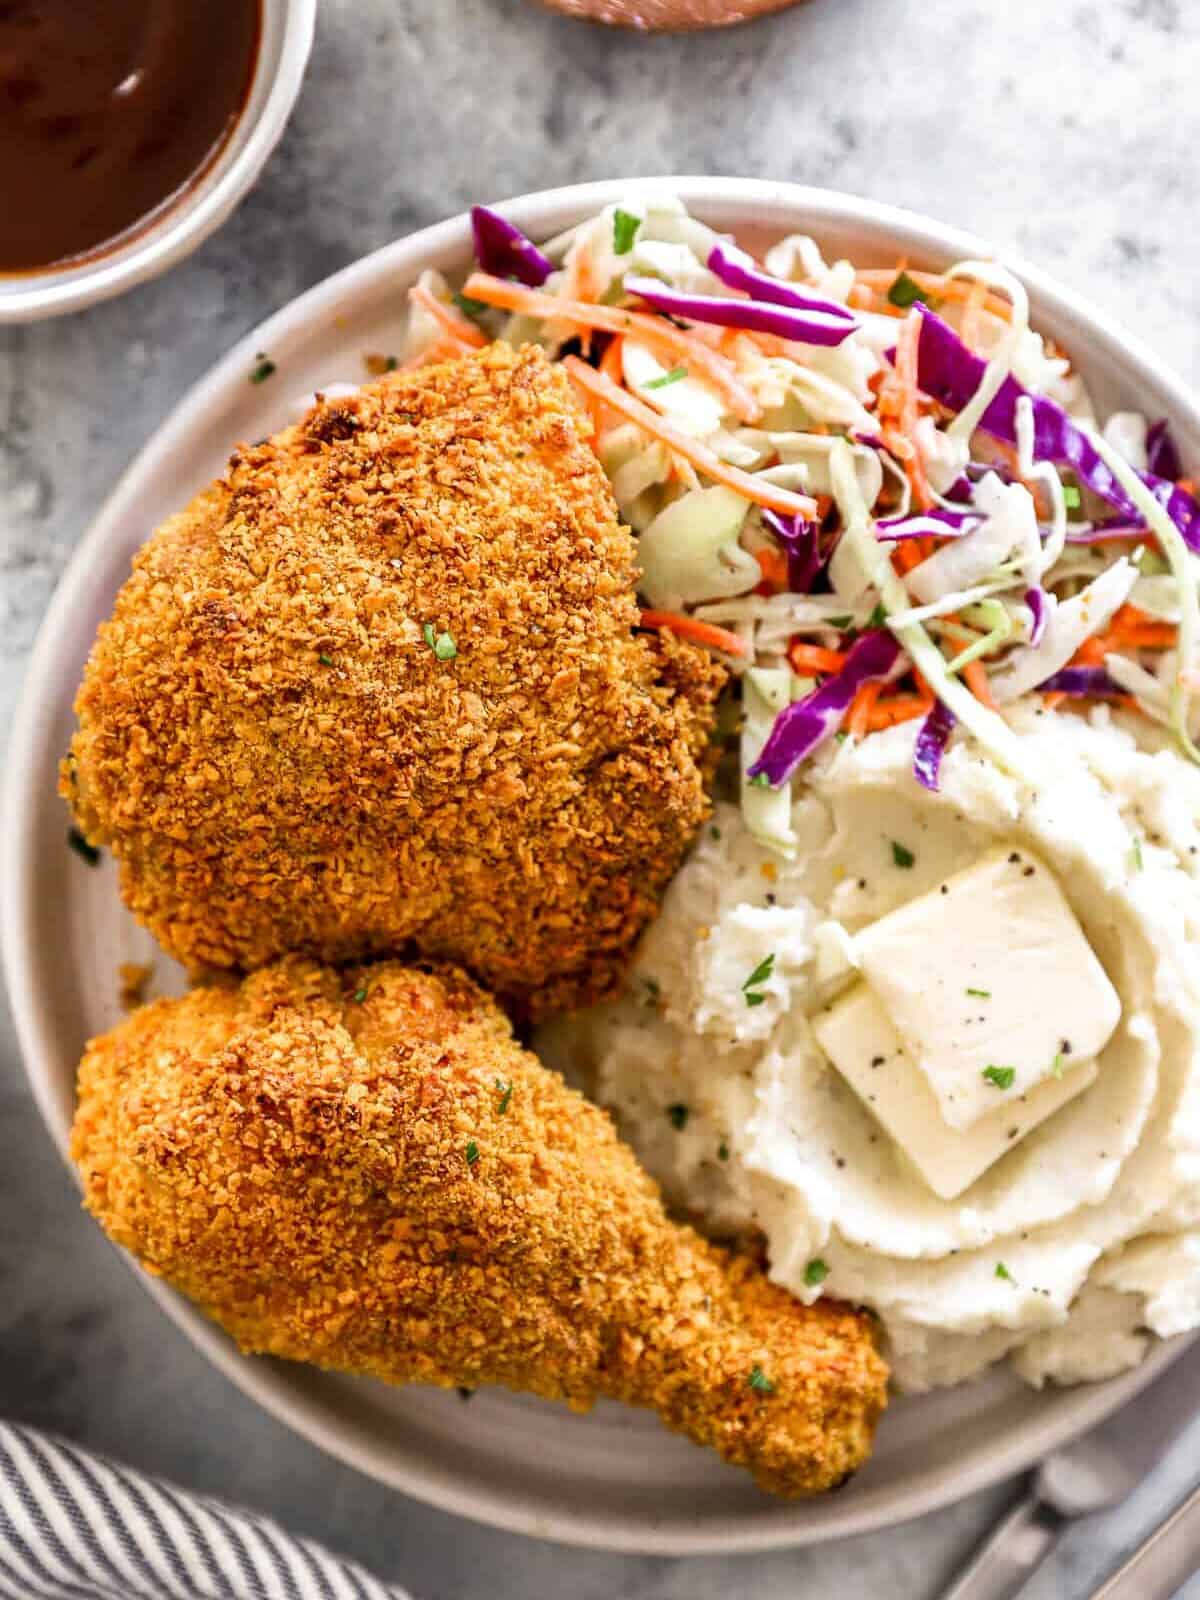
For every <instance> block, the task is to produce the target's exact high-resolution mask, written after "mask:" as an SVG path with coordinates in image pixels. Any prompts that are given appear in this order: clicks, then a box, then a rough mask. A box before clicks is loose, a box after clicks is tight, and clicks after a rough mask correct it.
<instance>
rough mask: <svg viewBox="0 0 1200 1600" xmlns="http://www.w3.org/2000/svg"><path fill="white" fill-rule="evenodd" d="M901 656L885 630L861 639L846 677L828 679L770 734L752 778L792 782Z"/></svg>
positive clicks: (847, 662)
mask: <svg viewBox="0 0 1200 1600" xmlns="http://www.w3.org/2000/svg"><path fill="white" fill-rule="evenodd" d="M900 654H901V652H900V646H899V645H898V644H897V643H896V641H895V639H893V638H892V636H891V634H890V633H887V632H886V631H885V630H884V629H882V628H873V629H872V630H871V631H870V632H869V633H864V634H862V635H860V637H859V638H858V639H857V640H856V641H855V642H854V644H853V645H852V646H851V648H850V652H849V654H848V655H847V656H846V660H845V662H844V664H843V666H842V670H841V671H840V672H835V673H834V674H833V676H832V677H829V678H826V679H825V681H824V683H822V684H819V685H818V687H817V688H815V689H814V690H813V692H812V693H811V694H809V695H805V697H804V699H803V700H795V701H793V703H792V704H791V705H790V706H784V708H783V710H782V711H781V712H780V713H779V715H778V716H777V717H776V718H775V722H774V725H773V726H772V728H771V731H770V733H769V734H768V735H767V742H766V744H764V745H763V748H762V754H761V755H760V756H759V758H758V760H757V761H756V762H755V763H754V765H753V766H752V767H750V768H749V770H748V771H747V773H746V776H747V777H748V778H757V777H758V776H759V775H760V774H765V776H766V777H767V778H768V779H769V781H770V784H771V787H772V788H774V789H777V788H778V787H779V786H780V784H782V783H786V782H787V780H788V779H789V778H790V777H791V775H792V773H793V772H795V770H796V768H797V767H798V766H799V765H800V763H801V762H802V761H803V760H804V759H805V758H806V757H807V756H810V755H811V754H812V753H813V751H814V750H815V749H816V748H817V746H818V745H819V744H821V743H822V742H823V741H824V740H825V739H827V738H829V736H830V734H833V733H836V732H837V730H838V728H839V727H841V725H842V722H843V721H844V719H845V716H846V713H847V711H849V709H850V706H851V703H852V701H853V700H854V696H855V695H856V694H857V693H858V691H859V690H860V689H861V688H862V686H863V684H864V683H874V682H876V681H877V680H878V679H880V678H886V677H887V676H888V674H889V673H890V672H891V671H892V669H893V667H894V666H895V665H896V662H897V661H898V660H899V659H900Z"/></svg>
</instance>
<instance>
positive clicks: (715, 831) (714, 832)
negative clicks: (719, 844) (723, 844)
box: [708, 828, 721, 839]
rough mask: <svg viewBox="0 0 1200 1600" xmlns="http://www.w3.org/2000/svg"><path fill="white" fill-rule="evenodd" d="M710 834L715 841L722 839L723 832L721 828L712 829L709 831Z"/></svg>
mask: <svg viewBox="0 0 1200 1600" xmlns="http://www.w3.org/2000/svg"><path fill="white" fill-rule="evenodd" d="M708 832H709V836H710V837H711V838H713V839H719V838H720V837H721V830H720V828H710V829H709V830H708Z"/></svg>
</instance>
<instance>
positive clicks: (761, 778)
mask: <svg viewBox="0 0 1200 1600" xmlns="http://www.w3.org/2000/svg"><path fill="white" fill-rule="evenodd" d="M746 782H747V783H748V784H749V785H750V787H751V788H752V789H769V788H770V787H771V780H770V778H768V777H767V775H766V773H765V772H756V773H755V774H754V776H753V777H752V778H747V779H746Z"/></svg>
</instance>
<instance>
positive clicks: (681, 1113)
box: [667, 1105, 688, 1133]
mask: <svg viewBox="0 0 1200 1600" xmlns="http://www.w3.org/2000/svg"><path fill="white" fill-rule="evenodd" d="M667 1116H668V1117H669V1118H670V1119H671V1126H672V1127H673V1128H674V1129H676V1131H677V1132H679V1133H682V1132H683V1130H684V1128H686V1127H687V1119H688V1108H687V1107H686V1106H685V1105H673V1106H668V1107H667Z"/></svg>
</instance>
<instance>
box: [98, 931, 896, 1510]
mask: <svg viewBox="0 0 1200 1600" xmlns="http://www.w3.org/2000/svg"><path fill="white" fill-rule="evenodd" d="M72 1154H73V1156H74V1159H75V1161H76V1162H77V1163H78V1166H79V1170H80V1172H81V1174H82V1178H83V1182H84V1189H85V1197H86V1203H87V1205H88V1207H89V1208H90V1209H91V1210H92V1211H93V1212H94V1213H95V1215H96V1216H97V1217H98V1218H99V1220H100V1222H101V1223H102V1224H103V1226H104V1227H105V1229H106V1230H107V1231H108V1232H109V1233H110V1234H111V1236H112V1237H113V1238H114V1239H116V1240H117V1241H118V1242H119V1243H120V1244H122V1245H124V1246H125V1247H126V1248H127V1249H129V1250H131V1251H133V1252H134V1254H135V1255H137V1256H138V1258H139V1259H140V1260H141V1261H142V1262H143V1263H144V1264H145V1265H146V1266H147V1267H148V1269H149V1270H150V1271H152V1272H155V1273H159V1274H162V1275H163V1276H164V1277H166V1278H167V1279H168V1280H169V1281H170V1282H171V1283H173V1284H175V1285H176V1286H178V1287H179V1288H180V1289H182V1290H183V1291H184V1292H185V1293H186V1294H188V1295H190V1296H191V1297H192V1298H193V1299H195V1300H196V1301H198V1302H199V1303H200V1305H202V1306H203V1307H204V1308H205V1309H206V1310H207V1311H208V1312H209V1313H210V1314H211V1315H212V1316H214V1317H215V1318H216V1319H217V1320H218V1321H219V1322H221V1323H222V1324H223V1325H224V1326H225V1327H226V1328H227V1329H228V1330H229V1331H230V1332H231V1333H232V1334H233V1335H234V1336H235V1338H236V1339H237V1340H238V1341H239V1343H240V1344H241V1345H242V1347H243V1348H244V1349H246V1350H248V1351H263V1352H269V1353H271V1354H273V1355H277V1356H286V1357H290V1358H293V1359H298V1360H304V1361H311V1362H316V1363H319V1364H320V1365H323V1366H326V1367H331V1368H336V1369H338V1370H342V1371H347V1372H353V1373H358V1374H366V1375H370V1376H373V1377H377V1378H383V1379H386V1380H388V1381H390V1382H408V1381H420V1382H427V1383H436V1384H444V1385H453V1384H460V1385H462V1384H465V1385H475V1384H477V1383H499V1384H506V1385H508V1386H510V1387H512V1388H514V1389H522V1390H531V1391H533V1392H534V1393H536V1394H539V1395H543V1396H547V1397H551V1398H556V1399H562V1400H566V1401H568V1402H569V1403H571V1404H572V1405H574V1406H576V1407H586V1406H588V1405H590V1404H591V1402H592V1401H593V1399H594V1398H595V1397H596V1396H597V1395H608V1396H612V1397H615V1398H617V1399H621V1400H625V1401H629V1402H631V1403H634V1404H638V1405H644V1406H652V1407H654V1408H655V1409H656V1410H657V1411H658V1412H659V1413H660V1415H661V1416H662V1418H663V1419H664V1421H665V1422H666V1423H667V1424H668V1425H669V1426H670V1427H672V1428H674V1429H677V1430H678V1431H680V1432H683V1433H686V1434H688V1435H689V1436H690V1437H691V1438H693V1439H695V1440H697V1441H699V1442H701V1443H703V1444H707V1445H710V1446H712V1447H713V1448H714V1449H716V1450H718V1451H719V1452H720V1453H721V1455H723V1456H724V1457H725V1458H726V1459H728V1460H730V1461H733V1462H736V1463H738V1464H740V1465H743V1466H746V1467H748V1468H749V1469H750V1470H751V1471H752V1472H753V1473H754V1474H755V1476H756V1477H757V1478H758V1480H759V1481H760V1482H761V1483H762V1484H763V1485H764V1486H766V1487H767V1488H770V1489H772V1490H775V1491H777V1492H779V1493H783V1494H801V1493H810V1492H813V1491H817V1490H821V1489H825V1488H829V1487H831V1486H833V1485H836V1484H837V1483H839V1482H841V1481H842V1480H843V1479H844V1478H845V1477H846V1476H847V1475H848V1474H849V1473H850V1472H852V1471H853V1470H854V1469H855V1468H856V1467H858V1466H859V1465H860V1464H861V1463H862V1461H863V1459H864V1458H865V1456H866V1454H867V1453H868V1451H869V1448H870V1444H871V1436H872V1432H873V1428H874V1424H875V1421H876V1418H877V1416H878V1414H879V1412H880V1410H881V1409H882V1406H883V1404H884V1396H885V1377H886V1375H885V1370H884V1367H883V1364H882V1362H881V1360H880V1358H879V1356H878V1354H877V1352H876V1350H875V1346H874V1341H873V1337H872V1332H871V1323H870V1320H869V1319H868V1318H867V1317H866V1316H864V1315H863V1314H861V1313H857V1312H854V1311H852V1310H850V1309H849V1308H847V1307H845V1306H842V1305H838V1304H835V1303H830V1302H819V1303H818V1304H817V1305H816V1306H813V1307H811V1308H809V1307H805V1306H803V1305H801V1304H800V1303H799V1302H798V1301H796V1300H795V1299H793V1298H792V1297H791V1296H790V1295H789V1294H787V1293H786V1292H785V1291H784V1290H783V1289H781V1288H779V1287H778V1286H776V1285H775V1284H772V1283H771V1282H769V1281H768V1279H767V1278H766V1277H765V1276H764V1275H763V1273H762V1272H761V1270H760V1269H759V1268H758V1267H757V1266H756V1265H754V1263H752V1262H751V1261H749V1260H748V1259H744V1258H731V1257H730V1256H728V1255H727V1254H726V1253H725V1252H724V1251H722V1250H720V1249H718V1248H716V1247H715V1246H713V1245H710V1244H708V1243H706V1242H705V1241H704V1240H702V1239H701V1238H700V1237H699V1236H698V1235H697V1234H696V1233H694V1232H693V1231H692V1230H691V1229H690V1228H687V1227H683V1226H681V1225H678V1224H676V1223H674V1222H672V1221H670V1220H669V1219H668V1217H667V1216H666V1214H665V1212H664V1210H663V1206H662V1203H661V1200H660V1198H659V1193H658V1189H657V1187H656V1185H655V1184H654V1183H653V1182H652V1181H651V1179H650V1178H649V1177H648V1176H647V1175H646V1174H645V1172H644V1171H643V1170H642V1169H641V1168H640V1167H639V1166H638V1164H637V1162H636V1160H635V1158H634V1156H633V1154H632V1152H631V1151H630V1150H629V1149H628V1147H627V1146H625V1145H623V1144H622V1143H621V1142H620V1141H619V1139H618V1138H617V1136H616V1133H615V1130H614V1128H613V1125H612V1122H611V1120H610V1119H609V1117H608V1116H607V1115H606V1114H605V1113H604V1112H602V1111H601V1110H599V1109H598V1108H597V1107H596V1106H594V1105H592V1104H590V1103H589V1102H588V1101H586V1100H584V1099H583V1098H581V1097H580V1096H579V1095H577V1094H575V1093H574V1092H573V1091H571V1090H569V1089H567V1088H566V1087H565V1085H564V1084H563V1082H562V1080H561V1078H559V1076H558V1075H557V1074H556V1073H552V1072H550V1071H548V1070H547V1069H546V1068H544V1067H543V1066H542V1065H541V1064H540V1063H539V1062H538V1061H537V1060H536V1058H535V1057H533V1056H532V1055H531V1054H530V1053H529V1052H527V1051H525V1050H523V1049H522V1048H521V1047H520V1046H519V1045H517V1044H516V1043H515V1041H514V1040H513V1038H512V1036H511V1032H510V1029H509V1025H508V1023H507V1021H506V1020H505V1019H504V1017H503V1016H502V1014H501V1013H500V1011H499V1009H498V1008H497V1007H496V1006H495V1005H494V1003H493V1002H492V1001H490V1000H489V999H488V998H487V997H486V996H485V995H484V994H482V993H481V992H480V991H479V990H478V989H477V988H476V987H475V985H474V984H473V983H472V982H471V981H470V980H469V979H467V978H466V976H465V975H464V974H462V973H461V972H458V971H456V970H453V969H446V970H442V971H435V970H425V969H415V968H411V967H404V966H401V965H399V964H398V963H395V962H383V963H380V964H378V965H376V966H374V967H363V968H358V969H354V970H352V971H349V972H346V973H345V974H343V975H338V974H337V973H335V972H333V971H331V970H329V969H327V968H322V967H319V966H317V965H315V964H313V963H311V962H308V961H306V960H303V959H299V958H296V959H292V960H289V961H286V962H283V963H281V964H279V965H278V966H276V967H273V968H269V969H267V970H265V971H263V972H260V973H258V974H256V975H255V976H254V977H252V978H250V979H248V980H246V982H245V983H244V985H243V986H242V987H241V988H240V989H233V988H225V989H219V988H210V989H198V990H195V991H193V992H192V994H190V995H189V996H188V997H187V998H186V999H184V1000H180V1001H175V1000H166V1001H158V1002H155V1003H153V1004H151V1005H148V1006H146V1007H144V1008H143V1009H142V1010H141V1011H139V1012H137V1013H136V1014H135V1015H134V1016H132V1017H130V1018H128V1019H127V1020H126V1021H125V1022H123V1023H122V1024H121V1025H120V1026H119V1027H118V1028H116V1029H114V1030H113V1032H112V1033H110V1034H107V1035H106V1036H105V1037H103V1038H101V1039H97V1040H95V1041H93V1043H92V1044H91V1045H90V1047H89V1049H88V1051H87V1054H86V1055H85V1057H84V1060H83V1063H82V1065H81V1068H80V1075H79V1109H78V1114H77V1117H76V1122H75V1129H74V1135H73V1140H72ZM755 1368H757V1369H758V1371H759V1373H760V1374H761V1378H760V1379H759V1380H756V1381H757V1382H758V1387H757V1388H756V1387H755V1386H754V1385H752V1384H751V1382H750V1379H751V1374H752V1373H753V1372H754V1370H755ZM764 1381H765V1385H766V1387H767V1390H768V1392H763V1387H764Z"/></svg>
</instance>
